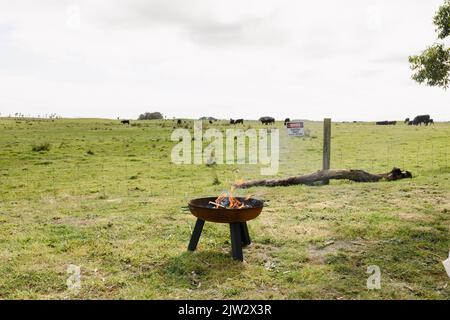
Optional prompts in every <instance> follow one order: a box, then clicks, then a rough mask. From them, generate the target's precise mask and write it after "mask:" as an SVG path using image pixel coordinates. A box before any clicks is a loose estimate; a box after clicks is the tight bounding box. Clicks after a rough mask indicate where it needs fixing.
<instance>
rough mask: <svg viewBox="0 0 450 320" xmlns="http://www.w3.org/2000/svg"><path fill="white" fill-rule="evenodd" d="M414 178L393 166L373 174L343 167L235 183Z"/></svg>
mask: <svg viewBox="0 0 450 320" xmlns="http://www.w3.org/2000/svg"><path fill="white" fill-rule="evenodd" d="M406 178H412V173H411V172H409V171H402V170H401V169H399V168H393V169H392V170H391V171H390V172H387V173H380V174H372V173H369V172H366V171H363V170H357V169H349V170H346V169H341V170H321V171H317V172H314V173H311V174H306V175H301V176H293V177H288V178H283V179H267V180H265V179H263V180H253V181H246V182H245V181H244V182H241V183H236V184H234V187H235V188H240V189H246V188H251V187H261V186H263V187H280V186H291V185H298V184H304V185H314V184H317V183H321V182H323V181H326V180H342V179H345V180H351V181H355V182H378V181H382V180H384V181H395V180H400V179H406Z"/></svg>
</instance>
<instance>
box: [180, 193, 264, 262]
mask: <svg viewBox="0 0 450 320" xmlns="http://www.w3.org/2000/svg"><path fill="white" fill-rule="evenodd" d="M263 206H264V203H263V202H262V201H261V200H256V199H252V198H241V197H233V196H232V195H231V194H230V195H222V196H220V197H219V198H213V197H212V198H201V199H194V200H191V201H190V202H189V209H190V211H191V213H192V214H193V215H194V216H196V217H197V222H196V224H195V228H194V231H193V233H192V236H191V241H190V242H189V247H188V250H189V251H195V249H196V248H197V244H198V241H199V239H200V235H201V233H202V230H203V226H204V224H205V221H209V222H216V223H228V224H229V225H230V234H231V248H232V254H233V258H234V259H235V260H240V261H243V260H244V257H243V254H242V247H243V246H248V245H250V244H251V239H250V235H249V234H248V228H247V221H249V220H252V219H255V218H256V217H257V216H259V214H260V213H261V211H262V209H263Z"/></svg>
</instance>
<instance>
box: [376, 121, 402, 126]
mask: <svg viewBox="0 0 450 320" xmlns="http://www.w3.org/2000/svg"><path fill="white" fill-rule="evenodd" d="M375 124H376V125H377V126H395V125H396V124H397V121H377V122H375Z"/></svg>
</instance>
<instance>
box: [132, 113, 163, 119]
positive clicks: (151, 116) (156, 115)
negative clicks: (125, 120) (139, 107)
mask: <svg viewBox="0 0 450 320" xmlns="http://www.w3.org/2000/svg"><path fill="white" fill-rule="evenodd" d="M159 119H164V116H163V115H162V113H161V112H145V113H143V114H141V115H140V116H139V118H138V120H159Z"/></svg>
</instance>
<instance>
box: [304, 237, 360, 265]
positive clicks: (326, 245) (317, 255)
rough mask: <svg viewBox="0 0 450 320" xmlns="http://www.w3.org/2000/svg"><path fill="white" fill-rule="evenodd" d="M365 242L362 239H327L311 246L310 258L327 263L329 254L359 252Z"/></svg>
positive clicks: (313, 261)
mask: <svg viewBox="0 0 450 320" xmlns="http://www.w3.org/2000/svg"><path fill="white" fill-rule="evenodd" d="M364 247H365V243H364V242H361V241H334V240H330V241H325V242H323V243H321V244H319V245H313V246H310V247H309V260H310V261H311V262H312V263H317V264H325V260H326V257H327V255H328V254H331V253H335V252H338V251H344V252H357V251H360V250H363V249H364Z"/></svg>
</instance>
